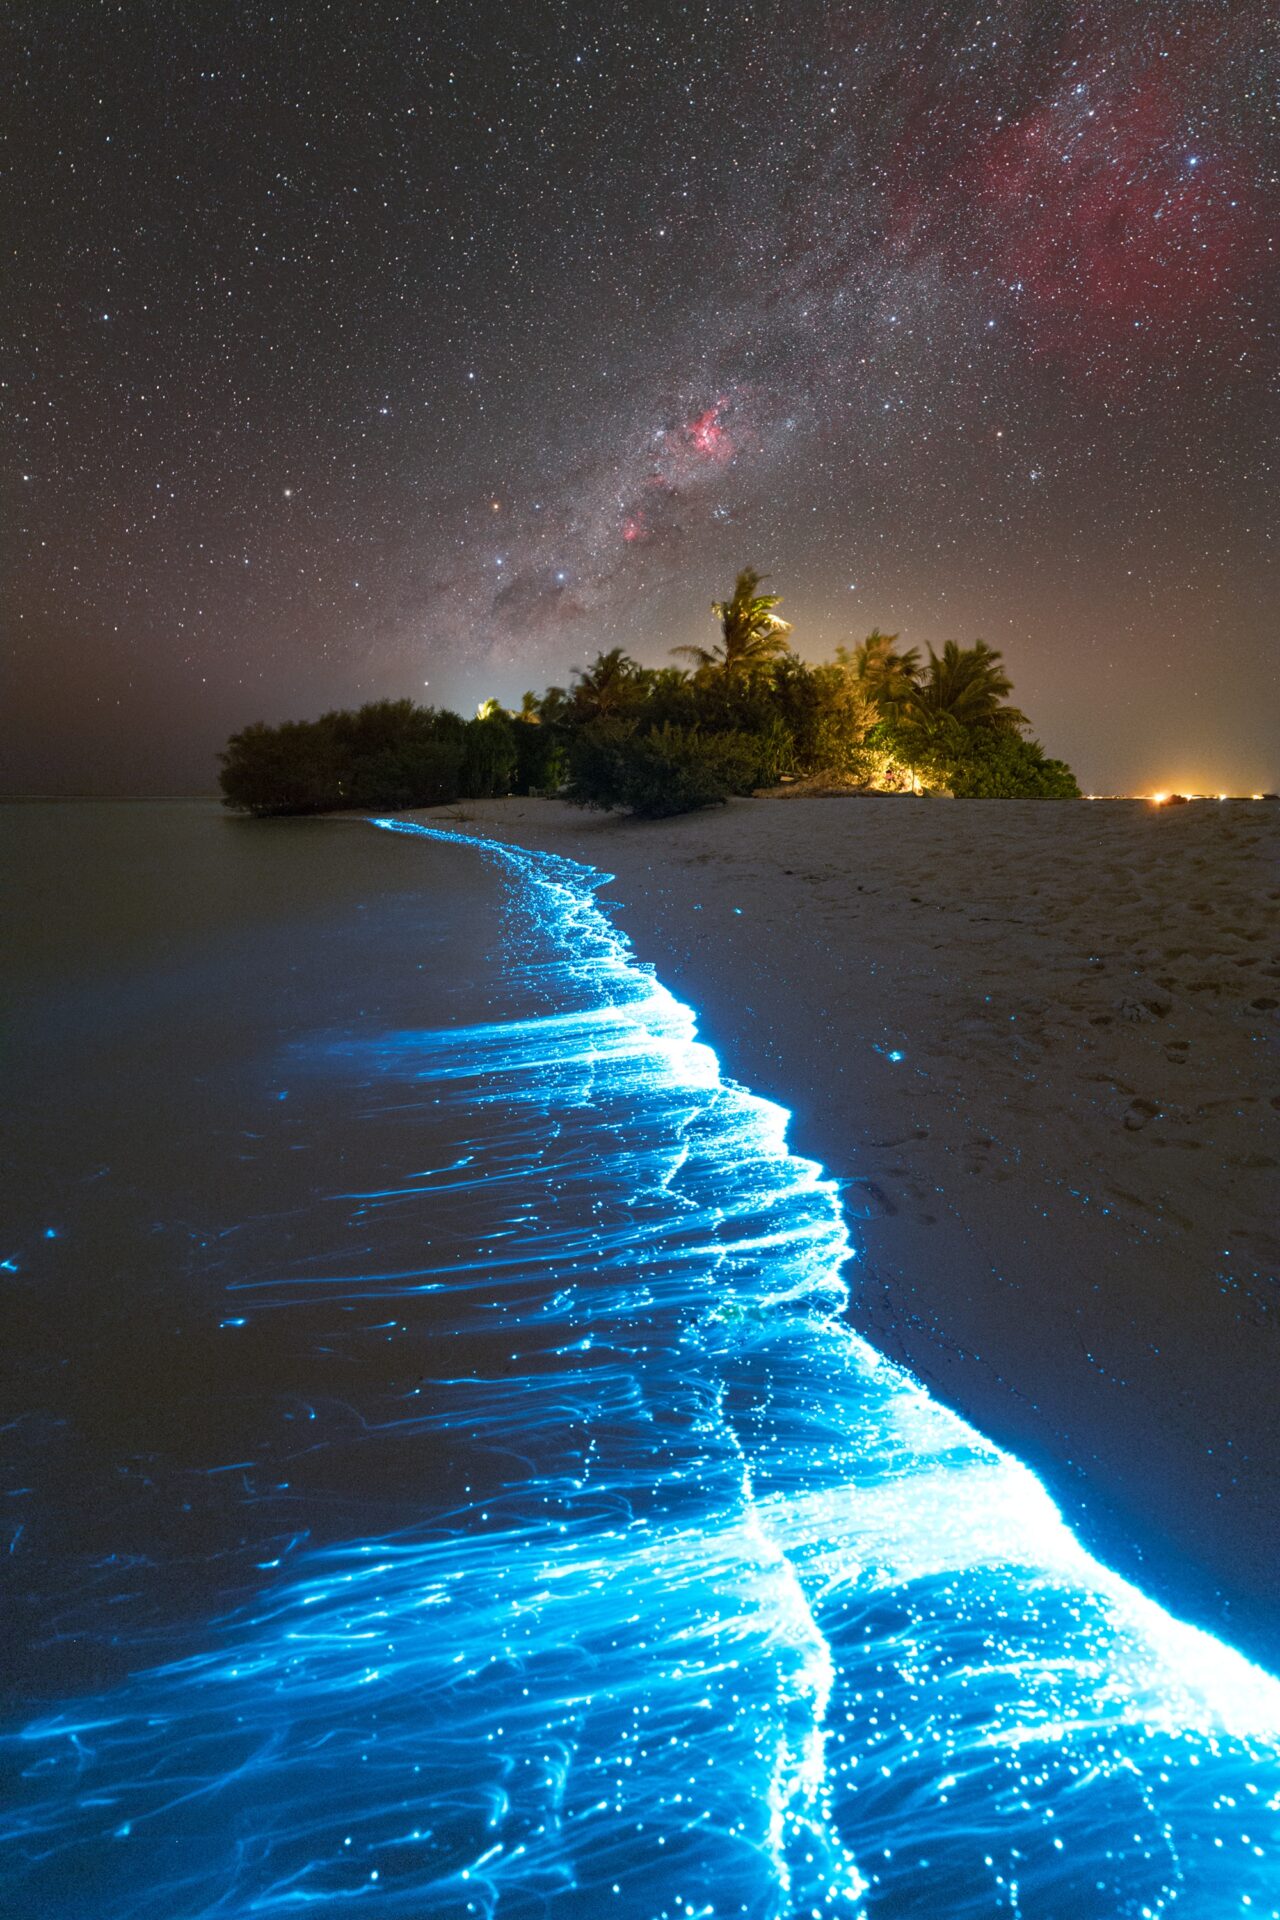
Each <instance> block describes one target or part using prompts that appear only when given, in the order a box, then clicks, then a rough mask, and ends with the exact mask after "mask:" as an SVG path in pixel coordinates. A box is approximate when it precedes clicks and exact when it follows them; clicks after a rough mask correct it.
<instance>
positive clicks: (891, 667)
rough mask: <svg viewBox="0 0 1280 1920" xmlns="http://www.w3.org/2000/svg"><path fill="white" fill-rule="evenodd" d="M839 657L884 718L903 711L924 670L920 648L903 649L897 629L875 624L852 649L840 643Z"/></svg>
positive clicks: (841, 663) (837, 654) (838, 648)
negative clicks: (890, 630) (887, 630)
mask: <svg viewBox="0 0 1280 1920" xmlns="http://www.w3.org/2000/svg"><path fill="white" fill-rule="evenodd" d="M836 659H837V660H838V661H839V662H840V665H841V666H842V667H843V668H844V669H845V672H846V673H849V674H852V676H853V678H854V680H855V681H856V682H857V684H858V686H859V687H860V688H861V690H862V692H863V693H864V694H865V695H866V697H867V699H868V700H869V701H870V702H871V703H872V705H873V706H874V707H875V709H876V712H877V713H878V714H879V715H880V717H881V719H888V718H891V717H892V716H893V715H894V714H896V713H899V712H900V711H901V709H902V708H903V707H904V706H906V704H907V702H908V701H909V700H910V699H911V696H912V693H913V692H914V690H915V686H916V680H917V677H918V675H919V672H920V650H919V648H918V647H908V648H907V650H906V652H905V653H899V652H898V636H897V634H896V633H881V631H880V629H879V627H873V628H872V630H871V632H870V633H869V634H868V635H867V637H866V639H865V640H863V641H861V642H860V644H859V645H858V646H856V647H854V648H853V649H852V651H850V649H849V648H848V647H837V648H836Z"/></svg>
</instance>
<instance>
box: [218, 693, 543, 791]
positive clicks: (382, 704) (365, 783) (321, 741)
mask: <svg viewBox="0 0 1280 1920" xmlns="http://www.w3.org/2000/svg"><path fill="white" fill-rule="evenodd" d="M501 724H502V726H503V727H504V728H509V726H510V722H508V721H507V720H506V719H505V718H504V719H503V721H502V723H501ZM488 725H490V723H489V722H487V721H485V722H481V721H473V722H472V723H471V727H468V725H467V723H466V722H465V721H463V720H460V719H459V718H458V716H457V714H454V713H441V712H437V711H436V710H435V709H433V708H431V707H417V706H415V705H414V704H413V702H412V701H411V700H380V701H377V702H375V703H373V704H372V705H369V706H365V707H361V708H360V709H359V710H358V711H357V712H355V713H341V712H339V713H326V714H322V715H321V717H320V718H319V720H294V721H286V722H285V723H284V725H283V726H278V727H268V726H263V725H262V724H258V725H256V726H252V727H246V728H245V729H244V731H243V732H242V733H236V734H233V735H232V736H231V739H230V740H229V741H228V742H227V749H226V752H225V753H224V754H223V755H222V770H221V773H220V775H219V779H220V782H221V786H222V795H223V799H224V801H225V802H226V804H227V806H229V807H236V808H239V809H241V810H243V811H245V812H248V813H257V814H276V813H329V812H332V811H333V810H334V809H335V808H337V807H434V806H439V805H441V804H442V803H443V802H445V801H448V800H456V799H457V798H458V796H459V794H460V793H462V792H463V791H464V790H465V789H464V785H463V780H464V764H465V763H466V761H467V759H468V744H469V743H468V736H469V735H470V733H471V730H472V728H474V727H485V726H488ZM487 790H490V791H492V790H493V788H492V786H491V787H490V788H489V789H487ZM503 791H506V789H503Z"/></svg>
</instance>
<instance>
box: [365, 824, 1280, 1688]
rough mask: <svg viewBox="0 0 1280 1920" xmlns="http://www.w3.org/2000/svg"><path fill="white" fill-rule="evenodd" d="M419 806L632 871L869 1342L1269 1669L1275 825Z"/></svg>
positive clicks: (624, 907)
mask: <svg viewBox="0 0 1280 1920" xmlns="http://www.w3.org/2000/svg"><path fill="white" fill-rule="evenodd" d="M415 817H421V818H423V819H428V820H429V819H432V818H437V819H440V820H441V821H442V823H447V824H449V825H454V826H458V827H460V828H461V829H462V830H463V831H464V832H467V831H469V832H475V833H478V834H487V835H493V836H495V837H499V838H504V839H509V840H512V841H516V842H519V843H520V844H522V845H526V846H530V847H539V848H547V849H550V850H552V851H555V852H558V853H565V854H569V855H571V856H573V857H576V858H578V859H582V860H585V861H589V862H591V863H592V864H594V865H597V866H600V867H603V868H605V869H606V870H607V871H609V872H610V873H612V874H614V875H616V881H615V883H614V884H613V885H612V886H610V887H609V888H608V889H606V898H607V899H608V900H609V901H610V902H612V903H613V908H612V910H613V912H614V916H615V918H616V920H617V922H618V924H620V925H621V926H622V927H623V928H624V929H625V931H626V932H627V933H628V934H629V936H630V937H631V939H632V941H633V942H634V944H635V947H636V949H637V951H638V953H639V954H640V956H641V958H642V959H645V960H648V961H650V962H652V964H653V965H654V966H655V967H656V969H657V971H658V973H659V974H660V976H661V978H662V979H663V981H664V982H665V983H666V984H667V985H668V986H669V987H670V988H671V989H672V990H673V991H674V992H676V993H678V994H679V995H680V996H681V998H683V999H686V1000H688V1001H689V1002H690V1003H691V1004H692V1005H693V1006H694V1007H695V1008H696V1009H697V1010H698V1013H699V1016H700V1021H701V1026H702V1031H703V1035H704V1037H705V1038H706V1039H708V1040H709V1041H710V1042H711V1043H712V1044H713V1045H714V1046H715V1047H716V1049H717V1051H718V1052H719V1054H720V1057H721V1060H722V1062H723V1064H724V1066H725V1067H726V1069H727V1070H728V1071H729V1072H731V1073H733V1074H734V1075H735V1076H737V1077H738V1078H739V1079H741V1080H742V1081H744V1082H745V1083H746V1084H747V1085H748V1086H750V1087H751V1088H752V1089H753V1090H754V1091H755V1092H758V1093H763V1094H766V1095H768V1096H770V1097H772V1098H774V1099H776V1100H778V1101H780V1102H781V1103H782V1104H784V1105H785V1106H787V1107H789V1108H790V1109H791V1110H792V1113H793V1116H794V1118H793V1125H792V1134H791V1138H792V1141H793V1144H794V1145H795V1146H796V1147H797V1148H798V1149H799V1150H801V1151H803V1152H807V1153H811V1154H812V1155H813V1156H814V1157H816V1158H817V1159H819V1160H821V1161H822V1162H823V1164H824V1165H825V1166H826V1167H827V1168H828V1170H829V1171H830V1172H832V1173H833V1174H835V1175H837V1176H838V1177H840V1178H841V1179H842V1180H843V1181H844V1182H845V1183H846V1193H847V1202H848V1208H849V1212H850V1215H851V1217H852V1219H853V1222H854V1225H855V1228H856V1230H857V1233H858V1236H859V1238H860V1241H861V1245H862V1258H861V1262H860V1265H859V1266H858V1267H857V1268H856V1269H855V1270H854V1272H853V1273H852V1274H851V1276H850V1277H851V1280H852V1284H853V1304H852V1309H851V1311H852V1315H853V1318H854V1320H855V1322H856V1324H857V1326H858V1327H859V1329H860V1330H861V1331H863V1332H865V1333H866V1334H867V1335H868V1336H869V1337H870V1338H871V1339H872V1340H873V1341H874V1342H875V1343H876V1344H877V1345H878V1346H879V1347H880V1348H881V1350H882V1351H884V1352H885V1353H887V1354H889V1355H890V1356H891V1357H893V1358H894V1359H897V1360H900V1361H901V1362H902V1363H903V1364H904V1365H906V1366H908V1367H909V1368H910V1369H911V1370H912V1372H913V1373H915V1374H916V1375H917V1376H918V1377H919V1378H920V1379H922V1380H923V1381H925V1382H926V1383H927V1384H928V1385H929V1387H930V1388H931V1389H932V1390H933V1391H934V1392H935V1393H936V1394H938V1395H939V1397H941V1398H942V1399H944V1400H945V1401H947V1402H948V1403H949V1404H951V1405H952V1406H954V1407H956V1408H957V1409H959V1410H960V1411H961V1412H963V1413H964V1414H966V1415H967V1416H968V1417H969V1418H971V1419H972V1420H973V1421H974V1423H975V1424H976V1425H977V1426H979V1427H980V1428H981V1429H982V1430H983V1431H985V1432H986V1433H987V1434H989V1435H990V1436H991V1437H992V1438H993V1439H995V1440H997V1441H998V1442H1000V1443H1002V1444H1004V1445H1006V1446H1008V1447H1010V1448H1011V1449H1013V1450H1014V1451H1015V1452H1016V1453H1018V1454H1019V1455H1020V1456H1021V1457H1022V1458H1023V1459H1025V1460H1026V1461H1028V1462H1029V1463H1030V1464H1031V1465H1032V1466H1034V1467H1035V1468H1036V1470H1037V1471H1038V1472H1039V1473H1040V1474H1041V1476H1042V1478H1044V1479H1045V1480H1046V1481H1047V1483H1048V1484H1049V1485H1050V1487H1051V1489H1052V1491H1053V1492H1054V1495H1055V1497H1056V1498H1057V1499H1058V1501H1059V1503H1060V1505H1061V1507H1062V1508H1063V1511H1064V1512H1065V1513H1066V1515H1067V1517H1068V1518H1069V1520H1070V1521H1071V1523H1072V1525H1073V1526H1074V1527H1075V1528H1076V1530H1077V1531H1078V1532H1079V1533H1080V1534H1081V1536H1082V1537H1083V1538H1084V1539H1085V1540H1086V1541H1087V1542H1088V1543H1089V1544H1090V1545H1091V1546H1092V1547H1093V1549H1094V1550H1095V1551H1096V1552H1098V1553H1099V1555H1100V1556H1101V1557H1102V1558H1104V1559H1105V1560H1107V1561H1108V1562H1109V1563H1110V1564H1111V1565H1113V1566H1115V1567H1117V1568H1118V1569H1119V1570H1120V1571H1122V1572H1123V1573H1125V1574H1126V1575H1128V1576H1129V1577H1131V1578H1133V1579H1135V1580H1137V1581H1138V1582H1139V1584H1141V1585H1142V1586H1144V1587H1145V1588H1146V1590H1147V1591H1148V1592H1150V1593H1152V1594H1153V1595H1154V1596H1155V1597H1157V1598H1159V1599H1160V1600H1162V1601H1163V1602H1164V1603H1165V1604H1166V1605H1169V1606H1171V1607H1172V1608H1174V1610H1175V1611H1177V1612H1179V1613H1181V1614H1182V1615H1183V1616H1184V1617H1187V1618H1191V1619H1194V1620H1196V1621H1197V1622H1199V1623H1200V1624H1203V1625H1206V1626H1208V1627H1210V1628H1211V1629H1213V1630H1214V1631H1216V1632H1219V1633H1221V1634H1222V1635H1223V1636H1224V1637H1226V1638H1227V1639H1229V1640H1231V1641H1233V1642H1234V1643H1235V1644H1237V1645H1239V1646H1241V1647H1242V1648H1244V1649H1245V1650H1246V1651H1248V1652H1250V1653H1252V1654H1253V1655H1254V1656H1255V1657H1257V1658H1260V1659H1262V1660H1263V1661H1264V1662H1265V1663H1266V1664H1267V1665H1269V1666H1270V1667H1271V1668H1272V1669H1273V1670H1280V1607H1277V1603H1276V1601H1277V1586H1276V1568H1277V1566H1278V1565H1280V1552H1278V1550H1280V1473H1278V1471H1277V1465H1278V1449H1277V1440H1278V1439H1280V1411H1278V1406H1280V1403H1278V1401H1277V1395H1276V1382H1277V1379H1278V1378H1280V1340H1278V1338H1277V1319H1276V1299H1277V1294H1276V1280H1277V1272H1278V1269H1280V1247H1278V1246H1277V1206H1276V1202H1277V1194H1278V1193H1280V1182H1278V1181H1277V1165H1278V1164H1280V1111H1277V1105H1278V1103H1280V1070H1278V1067H1277V1060H1276V1053H1275V1036H1276V1032H1277V1019H1278V1017H1280V1016H1278V1012H1277V1003H1280V950H1278V949H1280V939H1278V937H1277V903H1278V901H1280V864H1278V863H1277V859H1276V855H1277V852H1278V851H1280V807H1272V806H1268V805H1253V804H1247V803H1243V804H1234V803H1226V804H1222V805H1217V804H1212V803H1210V804H1202V805H1199V804H1198V805H1193V806H1188V807H1180V808H1176V809H1163V810H1156V809H1153V808H1151V807H1149V806H1147V805H1145V804H1144V803H1141V802H1129V801H1106V802H1092V803H1090V802H1079V803H1045V802H1010V801H1006V802H1001V803H999V804H994V803H991V802H982V801H970V802H963V801H957V802H949V803H944V802H932V803H922V802H916V801H910V800H906V799H889V798H886V799H832V800H825V799H804V798H785V799H761V800H752V801H740V802H735V803H733V804H732V805H731V806H729V807H727V808H724V809H720V810H716V811H712V812H708V813H704V814H697V815H689V816H686V817H684V818H681V819H678V820H675V821H670V822H664V823H656V824H644V823H638V822H629V821H623V820H619V819H616V818H613V817H610V816H601V815H590V814H583V813H580V812H578V811H576V810H574V809H571V808H568V807H564V806H562V805H560V804H559V803H556V802H550V801H520V800H514V801H495V802H488V803H485V802H469V803H466V804H465V805H463V806H461V807H458V808H451V809H441V810H439V811H438V812H437V813H436V814H435V815H432V814H424V815H421V816H415ZM341 824H342V825H343V826H344V827H345V826H346V823H345V822H344V823H341ZM334 825H335V829H337V827H338V826H339V823H337V822H335V823H334ZM899 1055H900V1056H901V1057H900V1058H898V1057H895V1056H899Z"/></svg>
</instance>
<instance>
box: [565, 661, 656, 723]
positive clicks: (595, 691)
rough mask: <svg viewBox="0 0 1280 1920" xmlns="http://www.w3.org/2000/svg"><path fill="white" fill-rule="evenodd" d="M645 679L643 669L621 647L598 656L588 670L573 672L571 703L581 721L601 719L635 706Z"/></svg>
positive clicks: (584, 668) (576, 668)
mask: <svg viewBox="0 0 1280 1920" xmlns="http://www.w3.org/2000/svg"><path fill="white" fill-rule="evenodd" d="M643 679H644V668H643V667H641V666H638V665H637V663H636V662H635V661H634V660H633V659H632V658H631V656H630V655H629V654H627V653H624V652H623V650H622V648H621V647H611V648H610V649H609V651H608V653H601V654H597V656H596V658H595V659H594V660H593V661H592V663H591V665H590V666H589V667H575V668H574V670H573V682H574V684H573V691H572V694H571V696H570V697H571V699H572V702H573V707H574V711H575V713H576V714H577V715H578V717H579V718H580V719H583V720H596V719H603V718H606V717H608V716H611V715H615V714H619V713H622V712H624V711H625V709H626V708H627V707H629V706H632V705H634V703H635V699H636V694H637V692H638V691H639V690H640V687H641V685H642V682H643Z"/></svg>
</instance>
